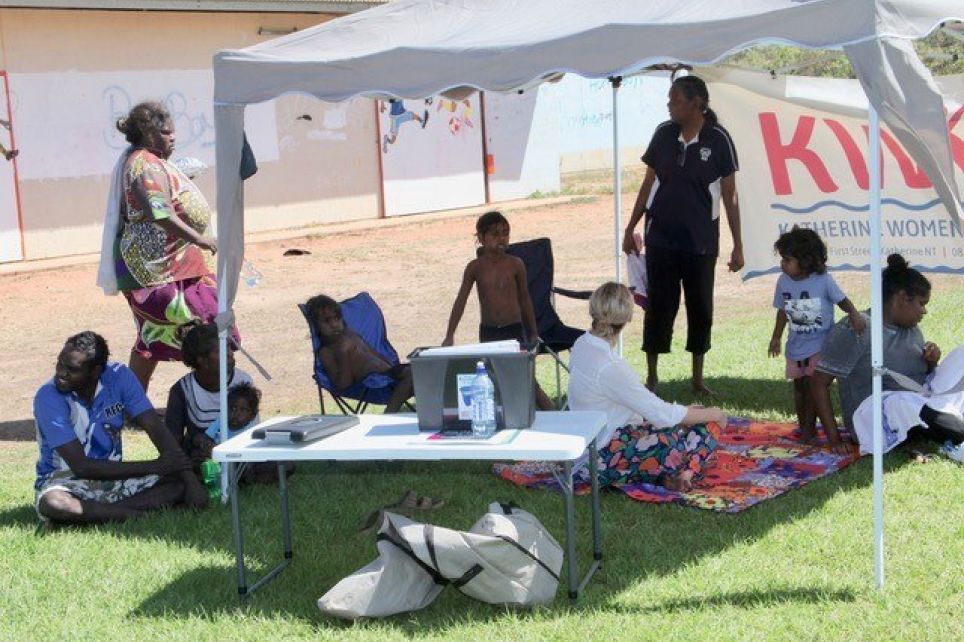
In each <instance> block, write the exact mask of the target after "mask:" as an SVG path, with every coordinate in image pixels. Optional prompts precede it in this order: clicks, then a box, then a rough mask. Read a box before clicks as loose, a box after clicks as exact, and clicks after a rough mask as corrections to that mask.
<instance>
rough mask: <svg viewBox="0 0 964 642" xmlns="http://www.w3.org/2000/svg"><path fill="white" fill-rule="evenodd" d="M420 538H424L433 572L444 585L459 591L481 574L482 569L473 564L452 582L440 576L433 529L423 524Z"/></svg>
mask: <svg viewBox="0 0 964 642" xmlns="http://www.w3.org/2000/svg"><path fill="white" fill-rule="evenodd" d="M422 536H423V537H425V547H426V548H427V549H428V556H429V557H430V558H431V559H432V566H434V567H435V572H436V573H438V576H439V577H441V578H442V580H443V581H444V582H445V583H446V584H451V585H452V586H454V587H455V588H457V589H461V588H462V587H463V586H465V585H466V584H468V583H469V582H471V581H472V578H474V577H475V576H476V575H478V574H479V573H481V572H482V571H483V570H484V569H483V567H482V565H481V564H478V563H476V564H473V565H472V566H470V567H469V570H467V571H466V572H465V573H463V574H462V576H461V577H459V578H456V579H454V580H449V579H447V578H445V577H444V576H443V575H442V571H441V569H439V567H438V558H437V557H436V556H435V527H434V526H432V525H431V524H425V525H423V526H422Z"/></svg>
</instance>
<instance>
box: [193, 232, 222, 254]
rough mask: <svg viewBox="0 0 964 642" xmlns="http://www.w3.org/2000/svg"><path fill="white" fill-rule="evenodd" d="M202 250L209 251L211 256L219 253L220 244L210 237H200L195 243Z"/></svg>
mask: <svg viewBox="0 0 964 642" xmlns="http://www.w3.org/2000/svg"><path fill="white" fill-rule="evenodd" d="M194 244H195V245H197V246H198V247H199V248H201V249H202V250H208V251H209V252H211V254H217V253H218V242H217V241H215V240H214V239H212V238H211V237H210V236H199V237H198V239H197V240H196V241H195V242H194Z"/></svg>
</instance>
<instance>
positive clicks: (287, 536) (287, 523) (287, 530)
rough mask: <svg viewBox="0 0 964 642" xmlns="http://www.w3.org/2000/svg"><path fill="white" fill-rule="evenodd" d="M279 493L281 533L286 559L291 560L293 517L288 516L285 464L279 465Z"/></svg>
mask: <svg viewBox="0 0 964 642" xmlns="http://www.w3.org/2000/svg"><path fill="white" fill-rule="evenodd" d="M278 493H279V495H280V499H281V533H282V536H283V537H284V542H285V559H286V560H290V559H291V557H292V552H291V517H290V515H289V514H288V475H287V473H286V471H285V462H283V461H282V462H279V463H278Z"/></svg>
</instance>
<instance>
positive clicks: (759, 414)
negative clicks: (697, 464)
mask: <svg viewBox="0 0 964 642" xmlns="http://www.w3.org/2000/svg"><path fill="white" fill-rule="evenodd" d="M705 383H706V385H707V387H708V388H709V389H710V390H712V391H713V392H714V393H715V394H713V395H710V396H699V397H698V396H696V395H694V394H693V391H692V389H691V388H690V380H689V379H688V378H687V379H670V380H661V381H660V382H659V389H658V390H657V392H658V393H659V396H660V397H662V398H664V399H667V400H674V401H676V402H677V403H682V404H690V403H701V404H703V405H707V406H720V407H722V408H723V409H724V410H727V411H729V412H730V413H731V414H740V415H742V416H748V417H752V418H754V419H771V420H772V419H778V418H781V417H782V418H791V419H790V420H794V421H795V417H796V411H795V410H794V407H793V387H792V384H791V383H790V382H789V381H783V380H776V379H741V378H738V377H708V378H707V379H706V380H705ZM832 391H833V393H832V394H833V395H834V396H833V399H834V407H835V408H839V407H840V404H839V401H838V400H837V397H836V396H835V395H836V392H835V391H836V387H833V388H832Z"/></svg>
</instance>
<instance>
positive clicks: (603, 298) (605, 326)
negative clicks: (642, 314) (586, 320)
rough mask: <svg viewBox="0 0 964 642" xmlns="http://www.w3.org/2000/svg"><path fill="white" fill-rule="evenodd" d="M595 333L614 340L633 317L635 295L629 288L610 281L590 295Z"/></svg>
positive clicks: (590, 307) (590, 308)
mask: <svg viewBox="0 0 964 642" xmlns="http://www.w3.org/2000/svg"><path fill="white" fill-rule="evenodd" d="M589 316H591V317H592V330H593V333H594V334H596V335H598V336H600V337H602V338H603V339H606V340H609V341H612V340H613V339H614V338H615V337H616V336H618V335H619V333H620V332H622V330H623V327H624V326H625V325H626V324H627V323H629V322H630V321H631V320H632V318H633V295H632V294H631V293H630V292H629V288H627V287H626V286H625V285H622V284H620V283H614V282H613V281H610V282H608V283H603V284H602V285H600V286H599V287H598V288H596V291H595V292H593V293H592V296H591V297H589Z"/></svg>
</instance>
